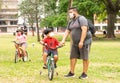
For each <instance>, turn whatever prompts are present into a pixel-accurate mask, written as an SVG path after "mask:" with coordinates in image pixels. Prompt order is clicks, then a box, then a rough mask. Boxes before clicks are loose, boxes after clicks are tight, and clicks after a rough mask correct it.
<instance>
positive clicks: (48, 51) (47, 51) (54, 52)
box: [44, 49, 58, 56]
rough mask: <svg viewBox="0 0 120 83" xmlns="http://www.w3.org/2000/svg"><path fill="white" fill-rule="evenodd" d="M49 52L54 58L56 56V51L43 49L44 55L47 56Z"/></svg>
mask: <svg viewBox="0 0 120 83" xmlns="http://www.w3.org/2000/svg"><path fill="white" fill-rule="evenodd" d="M50 52H51V53H52V54H53V55H54V56H55V55H57V56H58V51H57V50H47V49H44V53H47V54H49V53H50Z"/></svg>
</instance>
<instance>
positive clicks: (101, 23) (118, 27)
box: [94, 14, 120, 32]
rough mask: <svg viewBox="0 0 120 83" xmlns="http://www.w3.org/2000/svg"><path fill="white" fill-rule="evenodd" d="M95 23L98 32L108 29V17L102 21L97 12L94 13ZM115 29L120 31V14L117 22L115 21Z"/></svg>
mask: <svg viewBox="0 0 120 83" xmlns="http://www.w3.org/2000/svg"><path fill="white" fill-rule="evenodd" d="M111 20H112V19H111ZM94 25H95V28H96V30H97V31H98V32H103V31H106V29H107V18H105V19H104V20H102V21H99V20H98V19H97V16H96V14H95V15H94ZM114 30H115V32H120V16H118V15H117V16H116V23H115V29H114Z"/></svg>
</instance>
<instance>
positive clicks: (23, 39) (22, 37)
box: [15, 30, 27, 56]
mask: <svg viewBox="0 0 120 83" xmlns="http://www.w3.org/2000/svg"><path fill="white" fill-rule="evenodd" d="M16 32H17V34H16V42H18V43H20V44H21V47H22V50H23V53H24V55H25V56H26V55H27V54H26V48H27V37H26V35H24V34H23V31H22V30H17V31H16ZM15 47H16V50H18V47H19V45H18V44H15Z"/></svg>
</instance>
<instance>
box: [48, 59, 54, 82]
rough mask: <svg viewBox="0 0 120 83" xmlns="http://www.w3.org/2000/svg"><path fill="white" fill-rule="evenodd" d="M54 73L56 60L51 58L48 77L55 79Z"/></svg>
mask: <svg viewBox="0 0 120 83" xmlns="http://www.w3.org/2000/svg"><path fill="white" fill-rule="evenodd" d="M53 75H54V61H53V60H50V61H49V62H48V78H49V80H52V79H53Z"/></svg>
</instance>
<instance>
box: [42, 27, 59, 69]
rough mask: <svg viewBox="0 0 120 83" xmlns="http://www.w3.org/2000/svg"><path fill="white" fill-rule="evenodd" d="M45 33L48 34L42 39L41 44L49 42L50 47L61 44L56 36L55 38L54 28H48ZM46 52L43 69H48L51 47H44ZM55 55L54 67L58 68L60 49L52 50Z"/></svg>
mask: <svg viewBox="0 0 120 83" xmlns="http://www.w3.org/2000/svg"><path fill="white" fill-rule="evenodd" d="M44 35H45V36H46V37H45V38H44V39H43V40H42V41H40V43H41V44H47V46H48V47H50V48H53V49H54V48H56V47H57V46H59V42H58V40H57V39H56V38H54V37H53V36H54V32H53V30H52V29H50V28H48V29H46V30H44ZM43 51H44V53H43V62H44V66H43V69H47V65H46V64H47V55H48V53H49V48H47V47H44V50H43ZM52 53H53V55H54V61H55V64H54V67H55V68H56V67H57V65H56V63H57V61H58V51H57V49H55V50H53V51H52Z"/></svg>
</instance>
